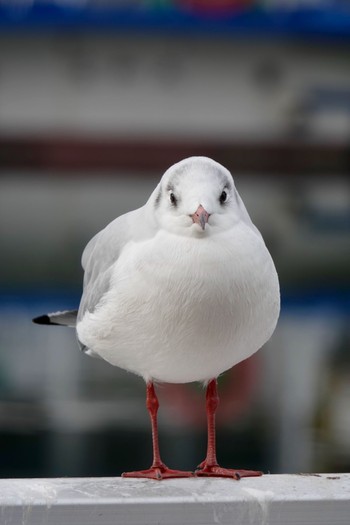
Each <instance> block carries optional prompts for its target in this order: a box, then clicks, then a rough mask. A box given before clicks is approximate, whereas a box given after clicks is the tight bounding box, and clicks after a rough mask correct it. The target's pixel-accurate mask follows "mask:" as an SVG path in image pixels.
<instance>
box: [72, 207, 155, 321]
mask: <svg viewBox="0 0 350 525" xmlns="http://www.w3.org/2000/svg"><path fill="white" fill-rule="evenodd" d="M146 219H147V217H146V214H145V206H144V207H142V208H139V209H137V210H134V211H132V212H129V213H126V214H125V215H121V216H120V217H118V218H117V219H115V220H114V221H112V222H111V223H110V224H108V226H106V228H104V229H103V230H102V231H100V232H99V233H97V234H96V235H95V236H94V237H93V238H92V239H91V241H90V242H89V243H88V244H87V246H86V248H85V250H84V252H83V255H82V261H81V262H82V266H83V269H84V271H85V273H84V286H83V295H82V298H81V301H80V306H79V311H78V322H79V321H80V320H81V319H82V317H83V315H84V313H85V312H86V311H89V312H93V311H94V310H95V308H96V307H97V305H98V304H99V303H100V301H101V299H102V297H103V296H104V295H105V294H106V292H108V290H109V287H110V281H111V276H112V272H113V266H114V264H115V263H116V262H117V260H118V258H119V256H120V254H121V252H122V251H123V249H124V247H125V246H126V245H127V244H128V243H129V242H130V241H137V240H142V239H145V238H147V237H150V236H152V235H153V233H154V229H153V228H152V227H151V226H150V225H149V224H148V222H147V220H146Z"/></svg>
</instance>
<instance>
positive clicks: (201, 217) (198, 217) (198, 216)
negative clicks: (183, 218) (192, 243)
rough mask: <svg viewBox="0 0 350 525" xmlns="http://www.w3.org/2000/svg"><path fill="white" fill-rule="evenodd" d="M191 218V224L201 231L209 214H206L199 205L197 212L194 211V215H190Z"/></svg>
mask: <svg viewBox="0 0 350 525" xmlns="http://www.w3.org/2000/svg"><path fill="white" fill-rule="evenodd" d="M191 217H192V220H193V222H196V223H197V224H199V226H200V227H201V228H202V230H204V229H205V225H206V223H207V222H208V219H209V213H208V212H207V210H205V209H204V208H203V206H202V205H201V204H200V205H199V206H198V209H197V211H195V212H194V214H193V215H191Z"/></svg>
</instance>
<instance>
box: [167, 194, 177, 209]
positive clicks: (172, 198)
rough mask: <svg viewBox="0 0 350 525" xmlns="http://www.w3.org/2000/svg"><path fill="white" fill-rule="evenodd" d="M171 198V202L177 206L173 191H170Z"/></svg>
mask: <svg viewBox="0 0 350 525" xmlns="http://www.w3.org/2000/svg"><path fill="white" fill-rule="evenodd" d="M169 199H170V202H171V204H174V206H175V205H176V197H175V195H174V194H173V192H171V193H170V195H169Z"/></svg>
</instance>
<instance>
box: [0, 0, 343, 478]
mask: <svg viewBox="0 0 350 525" xmlns="http://www.w3.org/2000/svg"><path fill="white" fill-rule="evenodd" d="M349 57H350V2H347V1H346V0H343V1H342V0H338V1H335V0H333V1H332V0H329V1H325V0H283V1H281V0H279V1H278V2H277V1H274V0H270V1H269V0H266V1H253V0H216V1H214V0H192V1H191V0H178V1H176V0H173V1H171V0H153V1H152V0H129V1H127V0H124V1H123V0H114V1H113V0H109V1H107V0H105V1H104V0H95V1H93V0H90V1H88V0H56V1H54V2H41V1H35V0H12V1H10V0H8V1H5V0H0V246H1V249H0V254H1V257H0V294H1V295H0V476H1V477H31V476H99V475H119V474H120V473H121V472H122V471H124V470H127V469H129V470H134V469H137V468H146V467H148V466H149V464H150V461H151V434H150V425H149V421H148V415H147V412H146V409H145V395H144V391H145V385H144V384H143V381H142V380H141V379H139V378H137V377H135V376H133V375H131V374H127V373H126V372H124V371H122V370H119V369H117V368H113V367H111V366H110V365H108V364H107V363H104V362H103V361H100V360H94V359H91V358H89V357H87V356H85V355H83V354H82V353H81V352H80V351H79V349H78V346H77V344H76V341H75V334H74V331H73V330H69V329H64V328H61V327H45V326H44V327H40V326H37V325H33V324H32V323H31V318H32V317H35V316H37V315H40V314H42V313H45V312H49V311H56V310H58V309H65V308H74V307H76V306H77V305H78V303H79V297H80V291H81V282H82V270H81V268H80V257H81V253H82V250H83V248H84V246H85V244H86V243H87V241H88V240H89V239H90V238H91V237H92V235H94V234H95V233H96V232H97V231H98V230H100V229H101V228H102V227H104V226H105V225H106V224H107V223H108V222H109V221H111V220H112V219H114V218H115V217H116V216H118V215H120V214H122V213H124V212H126V211H128V210H130V209H134V208H136V207H138V206H140V205H142V204H143V203H144V202H145V200H146V199H147V198H148V196H149V195H150V193H151V191H152V190H153V188H154V186H155V184H156V183H157V182H158V180H159V178H160V177H161V175H162V173H163V172H164V171H165V169H167V168H168V167H169V166H170V165H171V164H173V163H174V162H176V161H178V160H181V159H182V158H184V157H186V156H190V155H207V156H210V157H213V158H214V159H215V160H217V161H219V162H221V163H223V164H224V165H225V166H226V167H228V168H229V169H230V170H231V171H232V173H233V175H234V177H235V181H236V185H237V187H238V190H239V191H240V193H241V195H242V197H243V200H244V201H245V203H246V206H247V208H248V210H249V213H250V214H251V216H252V218H253V220H254V222H255V223H256V224H257V226H258V227H259V229H260V230H261V231H262V233H263V235H264V238H265V240H266V243H267V245H268V247H269V249H270V251H271V253H272V255H273V258H274V260H275V263H276V266H277V269H278V272H279V275H280V280H281V291H282V313H281V318H280V321H279V325H278V328H277V330H276V332H275V334H274V335H273V337H272V339H271V340H270V342H269V343H268V344H267V345H266V346H265V348H264V349H263V350H262V351H261V352H259V353H258V354H256V355H255V356H254V357H253V358H251V359H249V360H247V361H246V362H244V363H242V364H240V365H239V366H237V367H235V368H234V369H233V370H232V371H230V372H227V373H226V374H224V375H223V377H222V378H220V393H221V397H222V401H221V405H220V408H219V413H218V447H219V450H218V456H219V460H220V461H221V463H222V464H223V465H224V466H231V467H233V466H235V467H244V468H248V467H252V468H256V469H257V468H260V469H262V470H264V471H266V472H272V473H279V472H312V471H317V472H335V471H339V472H344V471H348V470H349V469H350V353H349V346H350V323H349V320H350V272H349V268H350V242H349V233H350V184H349V173H350V58H349ZM158 391H159V397H160V402H161V409H160V413H159V416H160V439H161V448H162V451H163V456H164V458H163V459H164V461H165V462H166V463H167V464H169V466H170V467H174V468H186V469H193V468H194V466H195V465H197V464H198V463H199V462H200V461H201V460H202V459H203V458H204V455H205V448H206V424H205V395H204V390H203V388H202V387H201V386H200V385H194V384H191V385H180V386H174V385H162V386H161V387H160V388H159V389H158Z"/></svg>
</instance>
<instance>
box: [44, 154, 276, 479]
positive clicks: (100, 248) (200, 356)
mask: <svg viewBox="0 0 350 525" xmlns="http://www.w3.org/2000/svg"><path fill="white" fill-rule="evenodd" d="M82 265H83V268H84V270H85V275H84V290H83V295H82V299H81V303H80V306H79V310H77V311H73V312H72V311H69V312H57V313H54V314H48V315H44V316H41V317H38V318H36V319H35V320H34V321H35V322H37V323H41V324H62V325H67V326H76V331H77V336H78V340H79V344H80V346H81V348H82V349H83V350H84V352H85V353H87V354H88V355H91V356H99V357H101V358H103V359H105V360H106V361H108V362H109V363H111V364H112V365H115V366H119V367H121V368H124V369H125V370H129V371H130V372H134V373H135V374H137V375H139V376H142V377H143V378H144V380H145V382H146V384H147V403H146V405H147V409H148V411H149V414H150V418H151V423H152V436H153V463H152V466H151V467H150V468H149V469H147V470H143V471H137V472H128V473H125V474H124V476H126V477H146V478H154V479H162V478H170V477H187V476H192V475H193V473H191V472H182V471H178V470H172V469H169V468H168V467H167V466H166V465H164V463H163V462H162V461H161V458H160V453H159V445H158V429H157V411H158V406H159V404H158V399H157V396H156V393H155V389H154V383H155V382H170V383H188V382H191V381H200V382H202V383H204V384H205V385H206V386H207V392H206V408H207V418H208V448H207V456H206V459H205V460H204V461H203V462H202V463H201V464H200V465H199V467H198V469H197V470H196V471H195V473H194V475H196V476H219V477H221V476H224V477H233V478H236V479H239V478H240V477H245V476H258V475H260V474H261V472H258V471H246V470H236V469H226V468H222V467H220V466H219V465H218V463H217V459H216V446H215V412H216V409H217V406H218V401H219V398H218V393H217V377H218V376H219V375H220V374H221V373H222V372H225V370H228V369H229V368H231V367H232V366H234V365H235V364H237V363H239V362H240V361H242V360H244V359H246V358H247V357H249V356H251V355H252V354H254V352H256V351H257V350H259V348H261V346H262V345H263V344H264V343H266V341H267V340H268V339H269V338H270V337H271V335H272V333H273V331H274V329H275V326H276V323H277V319H278V316H279V310H280V294H279V283H278V277H277V273H276V270H275V266H274V263H273V261H272V258H271V256H270V254H269V251H268V250H267V248H266V246H265V243H264V241H263V238H262V236H261V234H260V233H259V231H258V229H257V228H256V227H255V226H254V224H253V223H252V221H251V219H250V217H249V215H248V212H247V210H246V208H245V206H244V204H243V202H242V199H241V198H240V196H239V194H238V192H237V190H236V188H235V185H234V181H233V178H232V176H231V174H230V172H229V171H228V170H227V169H226V168H224V167H223V166H221V165H220V164H218V163H217V162H215V161H214V160H211V159H209V158H206V157H191V158H188V159H185V160H183V161H181V162H179V163H177V164H175V165H174V166H172V167H171V168H169V169H168V170H167V171H166V172H165V173H164V175H163V177H162V179H161V181H160V183H159V184H158V186H157V187H156V188H155V190H154V191H153V193H152V195H151V196H150V198H149V200H148V201H147V202H146V204H145V205H144V206H143V207H142V208H139V209H137V210H135V211H131V212H129V213H126V214H125V215H122V216H121V217H118V218H117V219H115V220H114V221H113V222H111V223H110V224H109V225H108V226H106V228H104V229H103V230H102V231H101V232H99V233H98V234H97V235H95V236H94V237H93V238H92V239H91V241H90V242H89V243H88V245H87V246H86V248H85V250H84V253H83V257H82Z"/></svg>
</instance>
